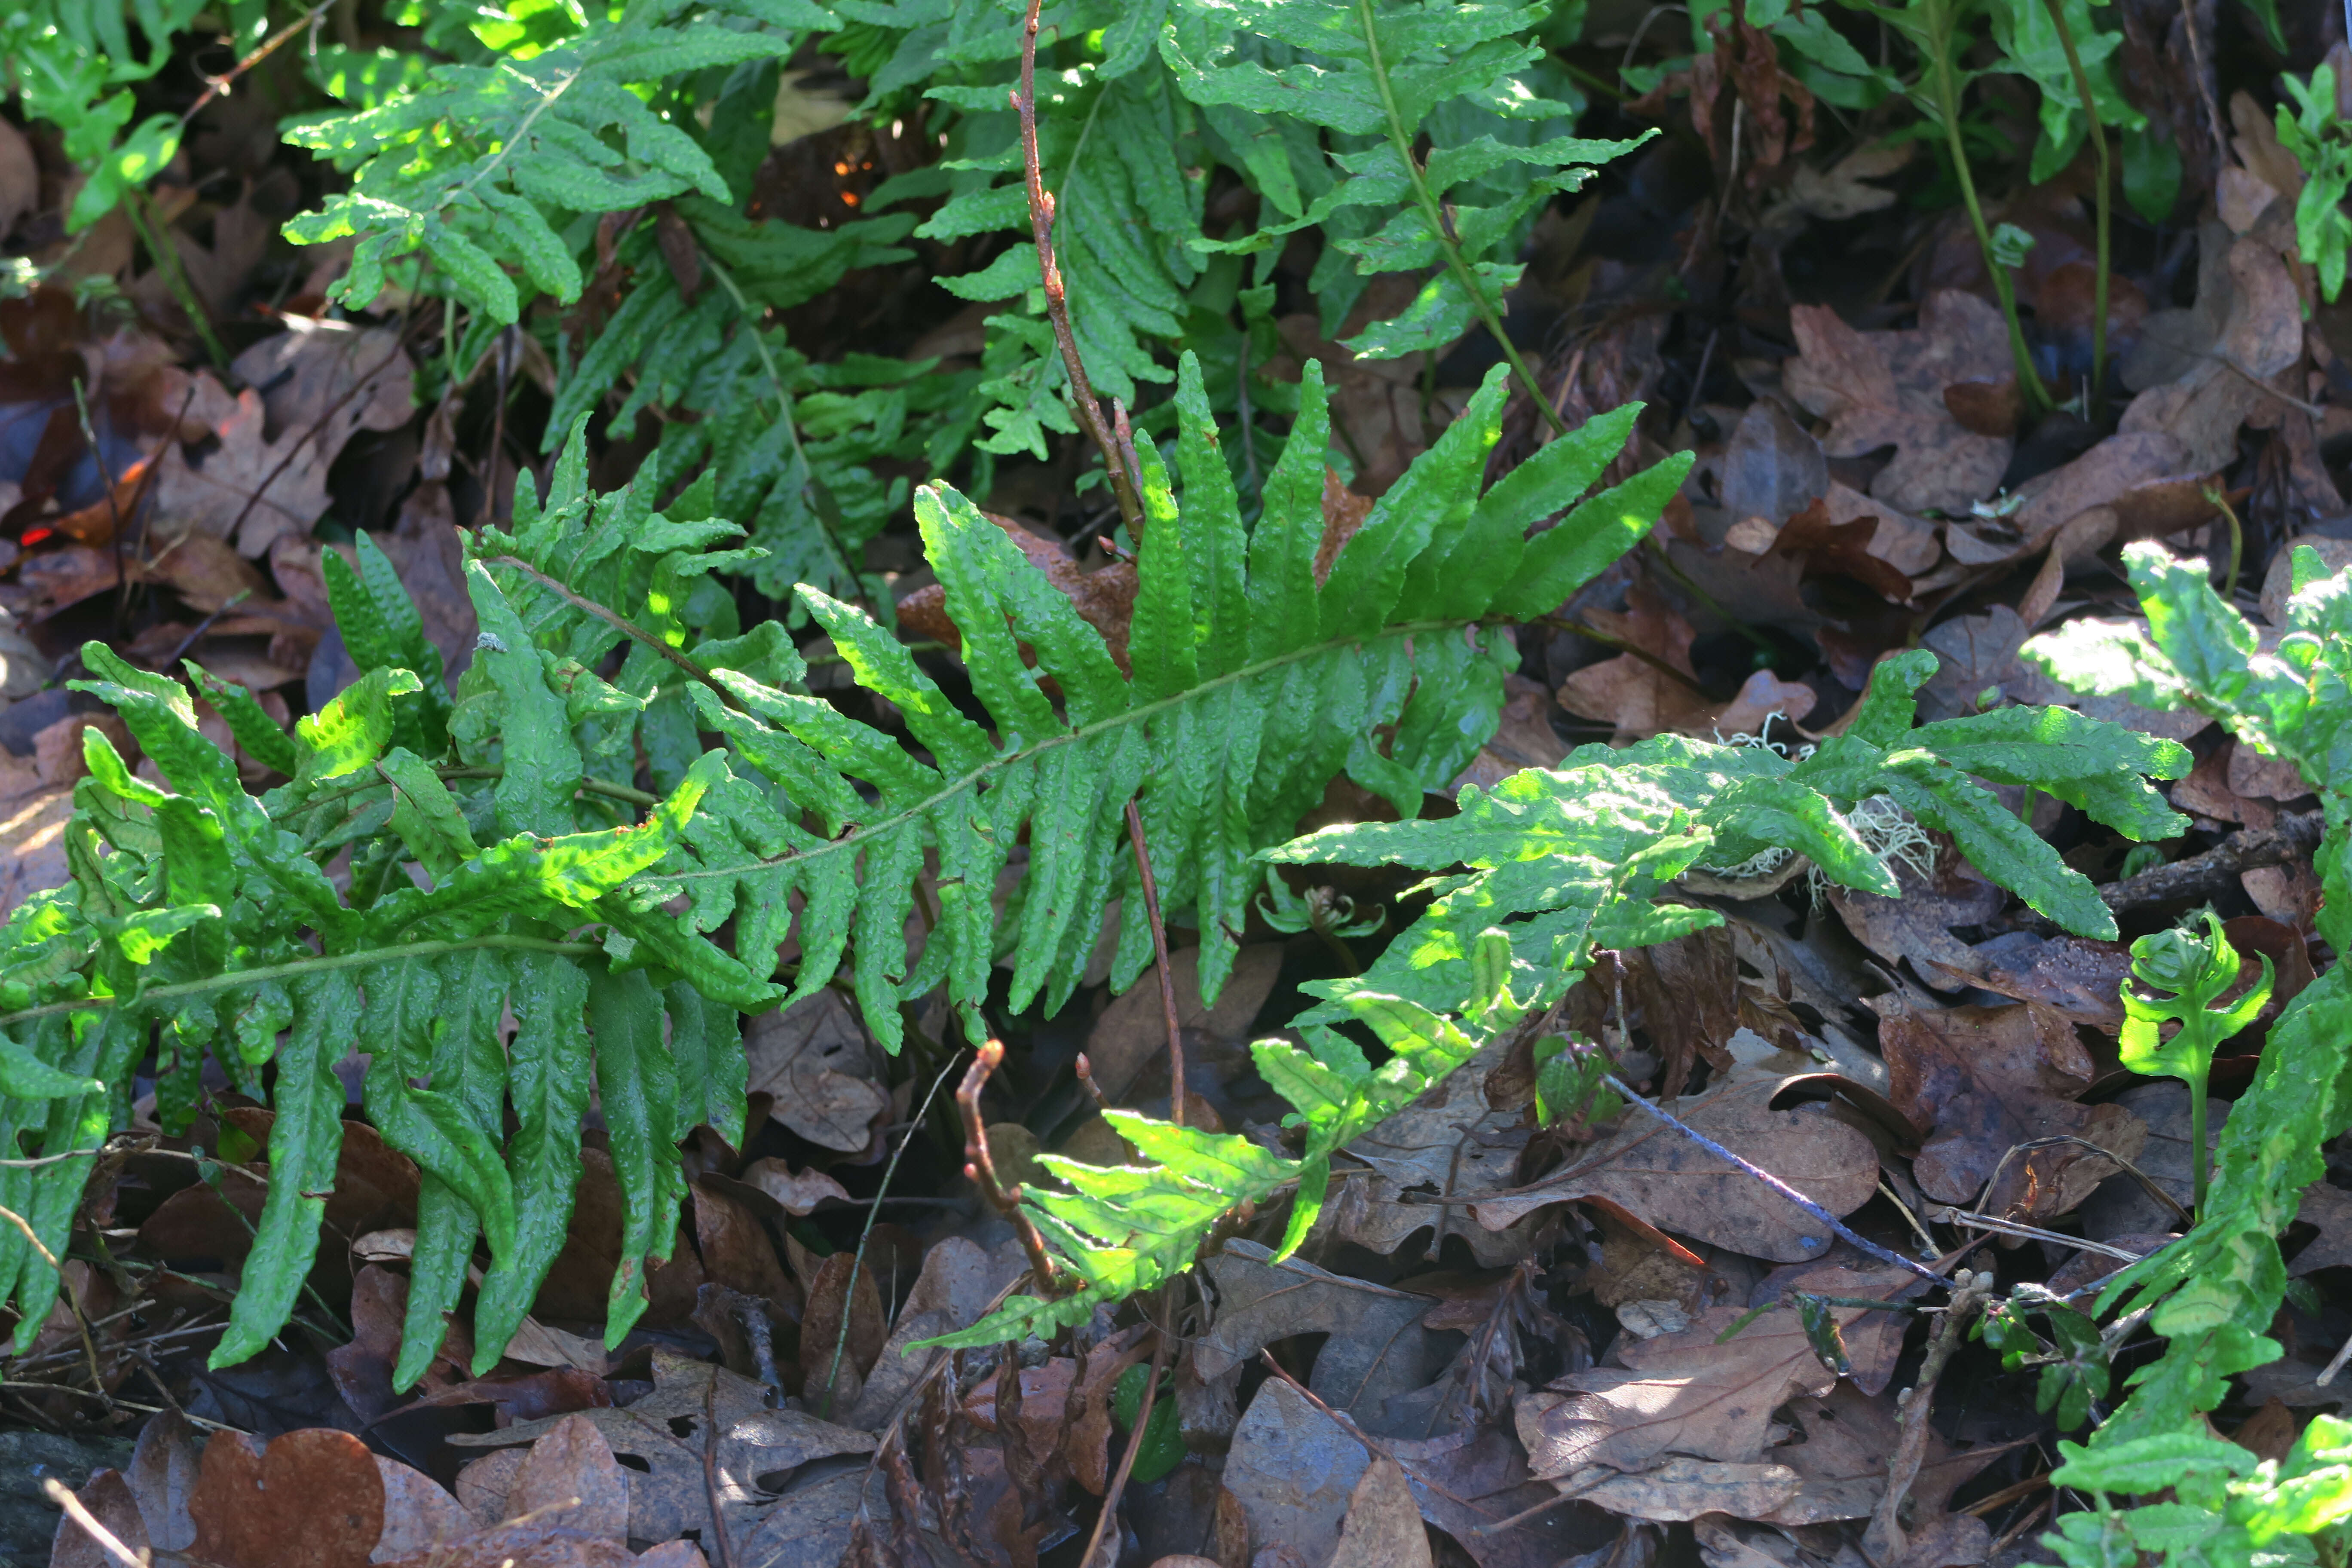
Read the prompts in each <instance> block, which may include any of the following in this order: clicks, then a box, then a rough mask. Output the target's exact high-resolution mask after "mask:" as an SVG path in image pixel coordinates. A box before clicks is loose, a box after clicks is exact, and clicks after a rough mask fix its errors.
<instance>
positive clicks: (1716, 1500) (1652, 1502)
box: [1558, 1458, 1801, 1521]
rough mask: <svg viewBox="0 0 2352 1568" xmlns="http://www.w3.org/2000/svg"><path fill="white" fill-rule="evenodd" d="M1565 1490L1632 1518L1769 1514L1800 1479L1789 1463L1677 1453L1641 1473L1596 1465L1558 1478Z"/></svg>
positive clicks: (1578, 1498)
mask: <svg viewBox="0 0 2352 1568" xmlns="http://www.w3.org/2000/svg"><path fill="white" fill-rule="evenodd" d="M1558 1484H1559V1489H1560V1491H1561V1492H1562V1493H1564V1494H1566V1495H1569V1496H1572V1497H1574V1498H1576V1499H1577V1500H1579V1501H1580V1502H1585V1503H1589V1504H1591V1506H1593V1507H1595V1508H1605V1509H1607V1510H1609V1511H1610V1512H1611V1513H1615V1514H1622V1515H1624V1516H1625V1517H1626V1518H1628V1519H1648V1520H1657V1521H1679V1520H1693V1519H1697V1518H1699V1517H1700V1516H1701V1515H1702V1514H1723V1515H1728V1516H1731V1517H1734V1518H1744V1517H1748V1516H1750V1515H1754V1514H1759V1513H1769V1512H1770V1511H1772V1510H1774V1509H1776V1508H1778V1507H1780V1505H1781V1504H1782V1503H1784V1502H1786V1501H1788V1500H1789V1499H1790V1498H1791V1497H1793V1496H1795V1495H1796V1492H1797V1489H1798V1487H1799V1486H1800V1485H1801V1480H1800V1479H1799V1477H1798V1475H1797V1472H1796V1471H1794V1470H1792V1469H1790V1468H1788V1467H1787V1466H1786V1465H1772V1464H1748V1465H1740V1464H1723V1463H1719V1462H1713V1461H1709V1460H1706V1459H1689V1458H1671V1459H1668V1460H1666V1461H1665V1462H1664V1464H1662V1465H1659V1466H1657V1467H1656V1468H1654V1469H1649V1470H1644V1471H1643V1472H1642V1473H1641V1474H1639V1475H1625V1474H1622V1473H1621V1472H1619V1471H1616V1470H1612V1469H1610V1468H1606V1467H1605V1466H1593V1467H1591V1468H1586V1469H1581V1470H1578V1471H1575V1472H1573V1473H1571V1474H1570V1475H1567V1476H1563V1477H1561V1478H1559V1483H1558Z"/></svg>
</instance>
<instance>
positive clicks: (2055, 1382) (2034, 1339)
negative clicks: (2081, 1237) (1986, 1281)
mask: <svg viewBox="0 0 2352 1568" xmlns="http://www.w3.org/2000/svg"><path fill="white" fill-rule="evenodd" d="M2035 1317H2039V1318H2040V1319H2041V1320H2042V1321H2043V1323H2045V1324H2046V1325H2048V1327H2049V1330H2050V1332H2049V1335H2048V1337H2047V1338H2046V1339H2045V1338H2044V1337H2043V1336H2042V1335H2040V1334H2037V1333H2035V1332H2034V1331H2033V1328H2032V1324H2031V1323H2030V1322H2029V1321H2028V1320H2029V1319H2032V1318H2035ZM1969 1333H1970V1334H1971V1335H1972V1336H1974V1337H1975V1338H1977V1339H1979V1340H1982V1341H1983V1342H1985V1343H1986V1344H1988V1345H1990V1346H1991V1347H1992V1348H1993V1349H1994V1350H1996V1351H1998V1352H2000V1364H2001V1366H2002V1367H2003V1368H2004V1369H2005V1370H2007V1371H2010V1372H2015V1371H2017V1370H2018V1369H2019V1368H2021V1367H2026V1366H2038V1367H2040V1368H2041V1369H2042V1379H2041V1382H2040V1384H2038V1385H2037V1386H2036V1387H2035V1390H2034V1394H2033V1408H2034V1409H2035V1410H2037V1411H2039V1412H2041V1413H2042V1415H2051V1414H2052V1413H2053V1412H2055V1413H2056V1415H2057V1420H2058V1429H2059V1430H2060V1431H2061V1432H2071V1431H2073V1430H2074V1428H2075V1427H2077V1426H2081V1425H2082V1424H2083V1423H2084V1422H2085V1421H2087V1420H2089V1419H2090V1416H2091V1405H2092V1403H2093V1401H2095V1400H2101V1399H2105V1397H2106V1396H2107V1383H2108V1376H2109V1367H2108V1352H2107V1347H2106V1345H2105V1342H2103V1341H2102V1340H2101V1338H2100V1335H2099V1325H2098V1324H2097V1323H2096V1322H2094V1321H2092V1320H2091V1319H2090V1318H2088V1317H2086V1316H2085V1315H2084V1314H2083V1313H2081V1312H2079V1311H2076V1310H2074V1307H2073V1306H2071V1305H2069V1304H2068V1303H2067V1302H2066V1301H2064V1300H2062V1299H2060V1298H2059V1297H2056V1296H2053V1295H2051V1294H2049V1293H2048V1292H2046V1291H2043V1290H2041V1289H2038V1288H2036V1287H2033V1286H2030V1285H2021V1286H2019V1287H2018V1288H2017V1289H2015V1290H2013V1291H2012V1292H2011V1294H2010V1296H2009V1297H2008V1298H2007V1299H2006V1300H1998V1301H1992V1302H1990V1303H1988V1304H1987V1305H1986V1307H1985V1310H1984V1313H1983V1315H1982V1316H1980V1317H1979V1318H1978V1319H1977V1320H1976V1321H1975V1322H1974V1323H1972V1324H1971V1325H1969Z"/></svg>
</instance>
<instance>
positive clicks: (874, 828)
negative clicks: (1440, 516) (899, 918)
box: [0, 619, 1478, 1026]
mask: <svg viewBox="0 0 2352 1568" xmlns="http://www.w3.org/2000/svg"><path fill="white" fill-rule="evenodd" d="M1477 624H1478V622H1477V620H1475V619H1468V620H1433V621H1405V622H1401V623H1399V624H1398V625H1396V626H1390V627H1388V628H1387V629H1386V630H1385V631H1383V632H1381V637H1412V636H1415V635H1417V634H1419V633H1423V632H1448V631H1459V630H1461V629H1462V628H1463V627H1464V626H1476V625H1477ZM1373 640H1376V639H1373V638H1369V637H1333V638H1332V639H1331V640H1330V641H1328V642H1319V643H1315V644H1312V645H1310V646H1308V647H1302V648H1294V649H1292V650H1291V651H1290V652H1288V653H1285V654H1277V655H1276V656H1275V657H1274V658H1266V659H1260V660H1259V661H1258V662H1257V663H1255V664H1252V665H1246V666H1244V667H1243V668H1240V669H1235V670H1230V671H1228V672H1226V673H1225V674H1223V675H1220V676H1217V677H1215V678H1214V679H1209V680H1204V681H1202V682H1201V684H1199V685H1198V686H1195V687H1192V688H1191V689H1188V690H1184V691H1179V692H1176V693H1174V694H1173V695H1171V696H1168V697H1162V698H1160V699H1158V700H1155V701H1151V702H1146V703H1142V704H1140V705H1139V706H1137V707H1134V708H1130V709H1129V710H1127V711H1126V712H1124V713H1114V714H1112V715H1111V716H1110V717H1109V718H1108V719H1097V720H1096V721H1094V722H1093V723H1091V724H1084V725H1080V726H1079V727H1078V728H1077V729H1075V730H1071V731H1066V733H1063V734H1059V735H1048V736H1046V737H1045V739H1044V740H1042V741H1040V742H1037V743H1036V744H1035V745H1034V746H1029V747H1026V748H1024V749H1023V750H1021V751H1017V752H999V753H998V754H997V755H996V756H995V757H993V758H992V759H990V760H989V761H988V762H985V763H982V764H981V765H980V766H978V767H976V768H974V769H972V770H971V772H970V773H965V774H963V775H962V776H961V777H960V778H955V779H950V780H948V781H946V783H945V784H944V785H943V786H942V787H941V788H940V789H937V790H934V791H932V792H931V793H930V794H929V795H925V796H924V797H923V798H922V799H921V800H919V801H917V802H916V803H915V804H914V805H909V806H908V807H907V808H906V809H905V810H904V811H900V812H895V813H893V814H892V815H890V816H886V817H882V818H880V819H878V820H877V821H875V822H872V823H869V824H866V825H863V826H858V827H854V828H852V829H850V830H849V831H847V832H845V833H844V834H843V835H842V836H841V837H838V838H833V839H828V840H827V841H826V842H824V843H823V844H820V845H818V846H816V847H814V848H812V849H795V850H793V851H792V852H791V853H789V854H784V855H779V856H777V857H776V858H774V859H772V860H749V861H742V862H739V863H736V864H732V865H728V866H706V867H702V868H699V869H696V870H688V871H664V872H661V873H659V879H660V880H661V881H664V882H681V883H683V882H693V881H699V880H701V879H704V878H708V877H740V876H741V875H742V874H743V873H744V872H746V871H751V870H757V869H761V868H767V867H772V866H789V865H791V864H792V863H793V861H795V860H814V859H816V858H820V857H822V856H825V855H832V854H835V853H838V852H840V851H843V850H847V851H849V852H851V853H856V851H857V850H858V849H860V848H862V847H864V846H865V844H866V841H867V840H868V839H870V838H872V837H875V836H876V835H877V834H881V833H887V832H888V831H890V830H891V829H892V828H895V827H898V826H903V825H905V824H907V823H909V822H914V821H918V820H919V819H921V818H922V817H924V816H927V815H929V813H930V812H931V811H932V810H933V809H934V808H936V807H938V806H940V805H944V804H945V803H946V802H948V801H950V800H952V799H954V798H955V797H956V796H957V795H961V794H962V793H963V792H964V791H966V790H968V789H973V788H976V787H978V786H979V784H981V783H982V781H983V780H985V779H987V778H988V777H990V776H991V775H992V774H994V773H1001V772H1003V770H1004V769H1006V768H1009V767H1012V766H1013V765H1015V764H1016V763H1025V762H1027V761H1028V760H1029V759H1030V758H1032V757H1034V756H1037V755H1038V754H1040V753H1041V752H1049V751H1052V750H1053V749H1054V748H1055V747H1056V746H1069V745H1076V743H1077V742H1081V741H1088V740H1092V739H1093V738H1094V737H1095V736H1097V735H1101V734H1107V733H1108V732H1109V731H1113V730H1117V729H1119V728H1121V727H1122V726H1124V725H1128V724H1139V723H1147V722H1149V721H1150V720H1152V719H1155V718H1157V717H1159V716H1160V714H1162V713H1167V712H1172V711H1174V710H1177V709H1179V708H1181V707H1183V706H1184V705H1185V704H1186V703H1188V702H1192V701H1195V700H1199V699H1200V698H1202V696H1204V695H1206V694H1207V693H1210V692H1213V691H1216V690H1219V689H1223V688H1224V687H1227V686H1232V685H1234V684H1236V683H1237V682H1240V681H1244V680H1247V679H1251V678H1252V677H1254V676H1258V675H1263V674H1265V672H1266V671H1268V670H1271V669H1280V668H1284V667H1285V666H1286V665H1293V664H1297V663H1300V662H1301V661H1303V660H1306V659H1309V658H1318V657H1319V656H1321V655H1323V654H1327V653H1329V652H1331V651H1332V650H1333V649H1335V648H1341V647H1357V646H1361V645H1363V644H1365V643H1368V642H1370V641H1373ZM7 1022H8V1020H7V1019H6V1018H5V1017H0V1026H5V1024H6V1023H7Z"/></svg>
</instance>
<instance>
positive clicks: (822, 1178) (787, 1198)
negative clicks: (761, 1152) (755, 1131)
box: [742, 1157, 849, 1216]
mask: <svg viewBox="0 0 2352 1568" xmlns="http://www.w3.org/2000/svg"><path fill="white" fill-rule="evenodd" d="M742 1180H744V1181H745V1182H748V1183H750V1184H751V1185H752V1186H755V1187H757V1188H759V1189H760V1190H761V1192H763V1193H765V1194H768V1195H769V1196H770V1197H772V1198H773V1199H775V1200H776V1202H777V1203H778V1204H780V1205H782V1207H783V1211H784V1212H785V1213H786V1214H788V1215H795V1216H797V1215H806V1214H813V1213H814V1212H815V1210H816V1206H817V1205H819V1204H821V1203H823V1202H824V1201H825V1200H826V1199H827V1198H839V1199H841V1200H842V1201H843V1202H845V1203H846V1202H847V1201H848V1199H849V1189H848V1188H847V1187H845V1186H843V1185H842V1184H840V1183H839V1182H836V1181H835V1180H834V1179H833V1178H832V1177H831V1176H828V1175H826V1174H825V1173H824V1172H823V1171H820V1170H816V1169H814V1167H812V1168H811V1169H808V1170H805V1171H795V1170H793V1167H792V1164H791V1162H789V1161H785V1160H779V1159H775V1158H773V1157H770V1158H768V1159H764V1160H754V1161H752V1162H751V1164H749V1165H748V1166H746V1167H744V1170H743V1175H742Z"/></svg>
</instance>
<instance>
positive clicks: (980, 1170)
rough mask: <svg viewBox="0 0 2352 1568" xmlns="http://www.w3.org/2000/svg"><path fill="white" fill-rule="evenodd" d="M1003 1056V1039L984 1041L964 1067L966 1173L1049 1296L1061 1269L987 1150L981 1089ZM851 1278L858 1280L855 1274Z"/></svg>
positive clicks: (961, 1105)
mask: <svg viewBox="0 0 2352 1568" xmlns="http://www.w3.org/2000/svg"><path fill="white" fill-rule="evenodd" d="M1003 1060H1004V1042H1003V1040H999V1039H990V1040H987V1041H985V1042H983V1043H982V1046H981V1047H980V1049H979V1050H978V1051H976V1052H975V1053H973V1056H972V1058H971V1067H970V1068H966V1069H965V1071H964V1075H963V1082H962V1084H961V1086H959V1087H958V1088H957V1089H956V1108H957V1109H958V1110H961V1112H962V1113H963V1134H964V1158H965V1161H966V1163H965V1165H964V1168H963V1173H964V1174H965V1175H966V1176H968V1177H970V1178H971V1182H972V1184H974V1185H975V1186H977V1187H979V1188H980V1191H981V1195H982V1197H985V1198H986V1199H987V1200H988V1203H989V1206H990V1207H992V1208H993V1209H994V1210H995V1211H996V1212H997V1213H998V1214H1001V1215H1003V1216H1004V1217H1005V1219H1006V1220H1008V1221H1009V1222H1011V1224H1012V1226H1013V1234H1014V1235H1015V1236H1018V1237H1020V1238H1021V1250H1022V1251H1024V1252H1025V1253H1027V1254H1028V1255H1029V1272H1030V1274H1031V1275H1032V1276H1033V1277H1034V1279H1035V1280H1036V1284H1037V1290H1038V1293H1039V1294H1040V1295H1045V1296H1050V1295H1053V1294H1054V1293H1055V1292H1054V1286H1055V1280H1056V1279H1059V1277H1060V1271H1059V1270H1057V1269H1056V1268H1055V1267H1054V1257H1053V1254H1051V1253H1049V1252H1047V1251H1046V1250H1045V1237H1042V1236H1040V1235H1039V1234H1038V1233H1037V1226H1036V1223H1035V1222H1034V1221H1033V1220H1032V1219H1031V1218H1030V1217H1029V1216H1028V1215H1025V1214H1024V1213H1023V1212H1022V1211H1021V1189H1020V1187H1019V1185H1018V1184H1015V1185H1013V1186H1011V1187H1007V1186H1005V1185H1004V1184H1003V1183H1002V1182H1000V1181H998V1180H997V1179H996V1160H995V1157H994V1156H993V1155H992V1154H991V1153H990V1152H989V1150H988V1127H987V1124H986V1123H984V1122H982V1121H981V1119H980V1095H981V1091H982V1089H986V1088H987V1087H988V1079H989V1076H990V1075H991V1074H992V1073H994V1072H995V1071H996V1068H997V1065H998V1064H999V1063H1001V1062H1003ZM852 1282H853V1283H855V1277H854V1276H853V1279H852Z"/></svg>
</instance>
